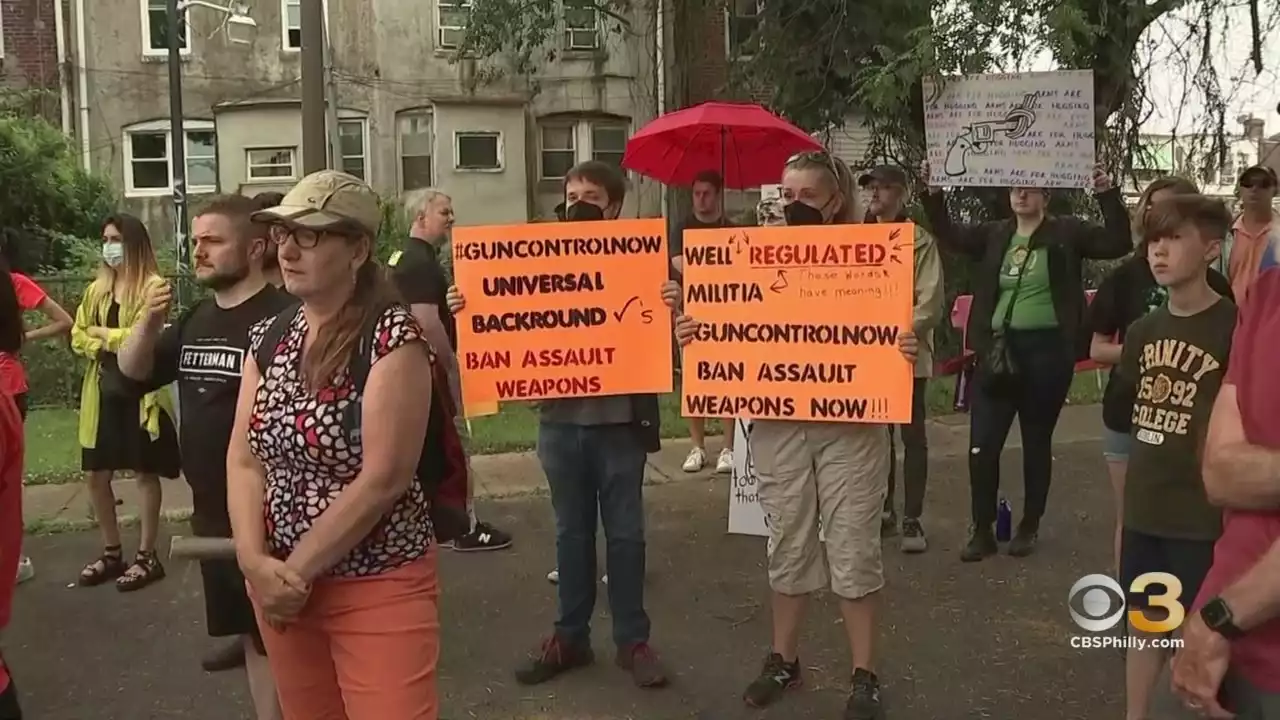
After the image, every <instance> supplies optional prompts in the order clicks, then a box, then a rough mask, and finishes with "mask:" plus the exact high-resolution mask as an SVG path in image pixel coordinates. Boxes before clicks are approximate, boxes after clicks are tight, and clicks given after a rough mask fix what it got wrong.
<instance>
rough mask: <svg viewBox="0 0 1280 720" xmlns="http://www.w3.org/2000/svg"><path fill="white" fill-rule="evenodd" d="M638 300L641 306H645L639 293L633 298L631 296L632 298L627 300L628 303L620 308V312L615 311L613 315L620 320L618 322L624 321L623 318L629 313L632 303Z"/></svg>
mask: <svg viewBox="0 0 1280 720" xmlns="http://www.w3.org/2000/svg"><path fill="white" fill-rule="evenodd" d="M637 302H638V303H640V307H641V308H643V307H644V302H643V301H642V300H640V296H639V295H636V296H635V297H633V298H631V299H630V300H628V301H627V304H626V305H623V306H622V309H621V310H619V311H618V312H616V313H614V314H613V317H614V318H615V319H617V321H618V322H622V318H623V317H625V316H626V314H627V310H629V309H631V305H632V304H633V303H637Z"/></svg>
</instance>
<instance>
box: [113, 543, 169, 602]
mask: <svg viewBox="0 0 1280 720" xmlns="http://www.w3.org/2000/svg"><path fill="white" fill-rule="evenodd" d="M163 579H164V566H163V565H161V564H160V559H159V558H157V557H156V552H155V550H139V551H138V554H137V555H135V556H134V557H133V564H132V565H130V566H129V569H128V570H125V571H124V574H123V575H121V576H120V577H118V578H116V589H117V590H119V591H120V592H133V591H134V590H141V589H142V588H144V587H146V586H148V585H150V584H151V583H153V582H156V581H157V580H163Z"/></svg>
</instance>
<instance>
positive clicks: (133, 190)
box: [124, 120, 218, 197]
mask: <svg viewBox="0 0 1280 720" xmlns="http://www.w3.org/2000/svg"><path fill="white" fill-rule="evenodd" d="M182 131H183V140H184V142H185V141H186V140H187V138H186V135H187V134H189V133H194V132H211V133H214V136H213V142H214V158H215V161H216V158H217V142H218V135H217V128H216V127H215V126H214V124H213V122H211V121H209V120H187V121H185V122H183V124H182ZM134 135H164V161H165V166H166V167H167V168H168V169H169V185H168V187H163V188H138V187H135V186H134V183H133V136H134ZM183 150H186V148H185V147H184V148H183ZM183 158H184V159H185V160H186V162H187V177H188V179H189V178H190V176H191V157H190V155H188V154H187V153H185V152H184V153H183ZM215 177H216V173H215ZM124 187H125V193H124V194H125V197H165V196H168V195H172V194H173V133H172V132H170V125H169V121H168V120H155V121H152V122H146V123H139V124H137V125H131V126H129V127H126V128H124ZM217 191H218V187H217V185H187V195H208V194H210V193H215V192H217Z"/></svg>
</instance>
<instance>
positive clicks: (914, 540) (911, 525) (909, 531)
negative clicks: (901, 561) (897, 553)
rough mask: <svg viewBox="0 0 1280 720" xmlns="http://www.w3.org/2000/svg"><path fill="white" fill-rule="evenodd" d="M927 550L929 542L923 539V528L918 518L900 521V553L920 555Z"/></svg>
mask: <svg viewBox="0 0 1280 720" xmlns="http://www.w3.org/2000/svg"><path fill="white" fill-rule="evenodd" d="M928 549H929V541H928V540H926V539H925V537H924V526H923V525H921V524H920V519H919V518H904V519H903V520H902V552H904V553H913V554H914V553H922V552H924V551H925V550H928Z"/></svg>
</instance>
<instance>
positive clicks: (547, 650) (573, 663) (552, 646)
mask: <svg viewBox="0 0 1280 720" xmlns="http://www.w3.org/2000/svg"><path fill="white" fill-rule="evenodd" d="M595 659H596V656H595V653H594V652H592V650H591V646H590V645H573V644H570V643H569V642H567V641H565V640H564V639H562V638H561V637H560V636H559V635H552V636H551V637H549V638H547V639H546V640H543V641H542V647H540V648H539V649H538V653H537V654H536V655H533V656H531V657H530V658H529V659H528V661H527V662H526V663H525V664H524V665H521V666H520V667H518V668H516V682H518V683H520V684H521V685H540V684H542V683H544V682H547V681H548V680H551V679H552V678H555V677H557V676H559V675H563V674H564V673H567V672H569V671H570V670H574V669H577V668H580V667H586V666H588V665H590V664H591V663H593V662H595Z"/></svg>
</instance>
